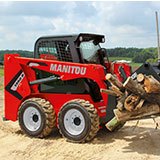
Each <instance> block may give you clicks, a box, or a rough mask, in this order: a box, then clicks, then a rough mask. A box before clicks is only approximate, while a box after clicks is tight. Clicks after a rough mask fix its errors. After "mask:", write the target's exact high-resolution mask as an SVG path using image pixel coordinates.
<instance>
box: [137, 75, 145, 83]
mask: <svg viewBox="0 0 160 160" xmlns="http://www.w3.org/2000/svg"><path fill="white" fill-rule="evenodd" d="M144 79H145V77H144V75H143V74H142V73H140V74H138V76H137V81H138V82H139V83H142V82H143V81H144Z"/></svg>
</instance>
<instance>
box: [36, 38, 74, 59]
mask: <svg viewBox="0 0 160 160" xmlns="http://www.w3.org/2000/svg"><path fill="white" fill-rule="evenodd" d="M38 54H39V55H40V54H50V55H53V56H56V57H57V59H58V60H60V61H67V62H72V56H71V50H70V46H69V43H68V41H53V40H50V41H49V40H43V41H41V42H40V43H39V44H38Z"/></svg>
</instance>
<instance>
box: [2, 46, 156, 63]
mask: <svg viewBox="0 0 160 160" xmlns="http://www.w3.org/2000/svg"><path fill="white" fill-rule="evenodd" d="M6 53H18V54H20V55H21V56H23V57H33V52H32V51H25V50H0V63H3V61H4V55H5V54H6ZM107 53H108V56H109V57H128V58H131V59H132V61H133V62H135V63H144V62H146V61H148V62H151V63H152V62H156V61H157V57H158V56H157V48H153V47H152V48H122V47H119V48H112V49H107Z"/></svg>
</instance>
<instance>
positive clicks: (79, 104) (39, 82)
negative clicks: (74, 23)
mask: <svg viewBox="0 0 160 160" xmlns="http://www.w3.org/2000/svg"><path fill="white" fill-rule="evenodd" d="M101 42H104V36H102V35H95V34H79V35H78V36H59V37H42V38H39V39H38V40H37V42H36V44H35V50H34V58H25V57H21V56H20V55H18V54H6V55H5V58H4V66H5V68H4V73H5V90H4V92H5V108H4V110H5V117H4V118H5V119H6V120H11V121H16V120H19V124H20V127H21V129H22V130H23V131H24V132H25V133H26V134H28V135H30V136H35V137H45V136H47V135H49V133H51V131H52V128H53V127H56V126H57V127H58V128H59V129H60V131H61V133H62V135H63V136H64V137H66V138H67V139H69V140H70V141H74V142H84V141H89V140H91V139H92V138H93V137H94V136H95V135H96V133H97V132H98V130H99V126H103V125H104V124H105V123H107V122H108V121H109V120H110V119H112V118H113V117H114V113H113V109H114V108H115V107H116V97H114V96H109V95H107V94H105V93H101V92H100V89H101V88H103V89H107V88H109V86H110V83H109V82H107V81H106V79H105V75H106V74H107V73H111V74H114V75H115V76H117V77H118V79H119V80H120V81H124V80H125V79H126V78H127V77H128V76H130V74H131V67H130V66H129V65H128V64H126V63H119V62H109V60H106V61H105V60H104V57H106V56H107V55H106V50H105V49H103V48H101V47H100V45H99V43H101Z"/></svg>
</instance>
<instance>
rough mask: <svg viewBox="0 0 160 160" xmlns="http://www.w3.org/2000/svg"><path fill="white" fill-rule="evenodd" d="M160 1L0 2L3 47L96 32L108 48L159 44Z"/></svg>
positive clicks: (26, 46)
mask: <svg viewBox="0 0 160 160" xmlns="http://www.w3.org/2000/svg"><path fill="white" fill-rule="evenodd" d="M159 6H160V2H108V1H105V2H99V1H98V2H0V7H1V10H0V19H1V20H0V46H1V47H0V49H29V50H33V45H34V44H33V43H34V41H35V40H36V39H37V38H38V37H39V36H43V35H58V34H74V33H80V32H89V33H91V32H93V33H100V34H105V35H106V39H107V41H106V46H107V47H117V46H122V47H132V46H133V47H149V46H155V45H156V34H155V31H156V30H155V13H154V12H155V10H158V8H159Z"/></svg>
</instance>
